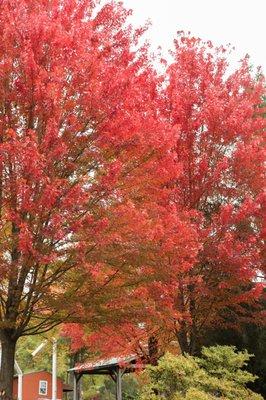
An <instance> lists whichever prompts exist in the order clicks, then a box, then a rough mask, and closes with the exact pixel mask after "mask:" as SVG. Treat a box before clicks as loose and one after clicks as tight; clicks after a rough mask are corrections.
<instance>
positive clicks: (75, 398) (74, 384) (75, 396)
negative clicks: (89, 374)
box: [73, 372, 78, 400]
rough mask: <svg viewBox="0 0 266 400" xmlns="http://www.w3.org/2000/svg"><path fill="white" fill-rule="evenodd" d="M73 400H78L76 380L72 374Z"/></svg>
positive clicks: (75, 376)
mask: <svg viewBox="0 0 266 400" xmlns="http://www.w3.org/2000/svg"><path fill="white" fill-rule="evenodd" d="M73 400H78V379H77V375H76V374H75V372H74V382H73Z"/></svg>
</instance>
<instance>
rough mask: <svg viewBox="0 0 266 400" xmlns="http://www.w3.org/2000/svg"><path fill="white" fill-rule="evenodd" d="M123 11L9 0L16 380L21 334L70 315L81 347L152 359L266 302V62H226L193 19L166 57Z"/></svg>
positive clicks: (2, 252)
mask: <svg viewBox="0 0 266 400" xmlns="http://www.w3.org/2000/svg"><path fill="white" fill-rule="evenodd" d="M96 3H97V4H96ZM128 15H129V12H128V11H126V10H125V9H124V8H123V7H122V5H121V4H120V3H118V2H110V3H107V4H105V5H104V6H102V7H101V6H99V4H98V2H94V1H91V0H83V1H78V0H64V1H52V2H51V1H48V0H42V1H41V0H40V1H33V0H27V1H26V0H25V1H23V0H22V1H17V0H9V1H7V0H3V1H2V2H1V5H0V35H1V43H0V54H1V62H0V82H1V84H0V100H1V103H0V104H1V108H0V126H1V130H0V225H1V235H0V277H1V283H0V340H1V342H2V348H3V356H2V365H1V374H0V382H1V383H0V389H6V390H7V394H9V395H10V393H11V389H10V387H11V385H12V375H13V359H14V351H15V345H16V342H17V340H18V338H19V337H20V336H23V335H30V334H36V333H40V332H46V331H48V330H50V329H51V328H52V327H54V326H56V325H58V324H60V323H61V322H69V323H71V324H72V325H68V326H67V328H66V330H67V332H68V333H71V336H72V337H74V338H77V342H78V343H76V346H77V347H78V346H80V345H84V344H85V345H90V343H94V344H95V343H96V342H97V343H101V346H99V347H101V350H102V351H103V352H104V351H105V352H107V351H108V352H109V351H110V348H111V347H112V346H111V345H113V344H114V343H117V346H113V350H116V349H117V350H119V351H122V350H121V349H122V348H123V349H124V350H123V351H125V349H126V350H127V351H129V350H132V349H136V348H137V347H138V348H140V349H141V351H142V352H143V351H146V352H147V351H148V354H147V357H148V358H149V357H153V361H156V360H155V359H156V358H157V357H158V355H159V353H160V351H161V350H160V349H162V352H163V351H164V349H165V347H167V346H168V344H169V343H170V342H172V340H173V339H178V342H179V345H180V347H181V349H182V351H187V352H191V353H193V352H194V351H195V350H196V349H197V346H198V345H199V344H200V340H201V336H202V334H203V333H204V329H205V328H206V327H209V326H212V325H213V324H223V325H226V324H227V325H234V326H236V324H237V322H241V320H247V319H249V318H253V319H255V320H256V321H258V322H261V321H262V320H263V316H262V314H261V313H260V312H259V309H257V304H256V302H257V300H258V299H259V297H260V294H261V285H259V284H258V282H256V275H257V273H261V271H263V265H262V249H263V247H262V240H263V229H265V227H264V228H263V212H265V195H263V184H264V181H263V179H264V169H263V162H264V160H265V153H264V151H265V150H264V147H263V142H262V140H263V138H262V135H263V131H264V128H265V122H264V121H265V119H263V118H262V115H263V112H264V110H263V108H260V107H259V105H260V103H261V98H262V95H263V94H264V81H263V78H262V77H261V76H258V77H256V78H254V77H253V76H252V74H251V73H250V71H249V67H248V62H247V60H243V62H242V63H241V65H240V67H239V68H238V70H237V71H236V72H233V73H231V74H230V73H229V72H228V69H227V62H226V54H224V50H223V49H220V50H217V49H214V48H213V47H212V45H211V44H210V43H208V44H206V43H203V42H201V41H200V40H198V39H195V38H192V37H186V36H184V35H183V34H181V35H179V36H178V39H177V40H176V42H175V50H174V52H173V54H172V56H173V61H172V62H171V63H169V65H168V66H167V67H166V71H165V73H164V74H163V75H160V74H159V73H158V72H156V70H155V69H154V67H153V66H152V62H151V59H150V56H149V49H148V46H147V45H146V44H145V45H143V46H142V47H141V46H140V45H139V38H140V36H141V35H142V33H143V30H144V29H137V30H134V29H133V28H132V27H131V26H130V25H128V23H127V17H128ZM136 49H137V50H136ZM264 233H265V231H264ZM247 305H249V307H247ZM250 307H251V308H250ZM250 310H251V311H252V315H251V314H250V313H249V311H250ZM254 310H255V311H256V312H255V311H254ZM78 323H79V324H81V325H77V324H78ZM73 324H74V325H73ZM91 334H92V335H91ZM147 349H148V350H147ZM151 353H152V354H151ZM3 371H4V372H3ZM1 385H2V386H1Z"/></svg>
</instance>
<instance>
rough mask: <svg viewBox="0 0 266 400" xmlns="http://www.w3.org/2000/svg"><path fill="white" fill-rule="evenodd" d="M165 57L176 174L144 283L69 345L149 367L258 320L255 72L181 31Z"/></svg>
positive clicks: (260, 131)
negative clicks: (140, 360) (216, 333)
mask: <svg viewBox="0 0 266 400" xmlns="http://www.w3.org/2000/svg"><path fill="white" fill-rule="evenodd" d="M172 56H173V59H174V60H173V62H172V63H171V64H170V65H169V67H168V69H167V72H166V75H165V76H164V84H163V85H162V89H161V90H160V99H159V100H160V101H159V103H158V106H159V109H160V115H161V116H162V118H163V120H164V123H165V127H169V125H170V129H172V130H174V131H175V132H176V137H175V142H174V145H173V147H172V149H171V153H172V155H173V157H174V160H175V169H176V170H178V171H179V175H178V177H177V179H175V178H174V179H172V180H171V181H169V183H168V184H167V188H168V192H167V196H168V198H165V201H164V207H165V210H167V212H166V214H164V215H161V216H160V217H161V218H163V221H164V223H165V225H163V230H164V232H165V236H161V237H160V240H159V241H157V242H156V244H157V251H158V253H155V252H154V253H153V254H156V257H155V259H153V263H152V264H149V267H148V268H147V269H145V267H142V269H141V273H143V274H144V276H145V278H144V279H143V282H142V283H140V284H139V285H138V286H137V287H135V288H133V289H132V290H130V291H129V292H128V293H127V295H124V296H125V297H123V298H122V299H121V302H120V303H119V306H117V305H114V306H113V311H112V313H111V316H110V320H108V323H107V324H106V325H105V326H104V327H102V326H101V327H100V330H99V331H98V332H97V333H93V334H91V335H90V334H89V332H88V331H86V330H85V332H84V333H83V335H82V336H79V341H76V342H75V343H76V346H78V343H80V345H82V344H83V345H86V344H87V345H88V346H89V348H92V349H93V348H95V347H96V348H101V350H102V351H103V352H106V353H108V354H110V353H111V352H112V351H114V352H115V351H117V349H119V352H125V353H126V352H128V351H129V350H128V349H129V348H130V349H133V350H134V351H135V352H137V353H139V354H142V355H144V357H146V358H147V359H148V360H149V361H153V358H154V357H159V356H160V355H161V354H163V352H164V351H165V349H166V348H167V347H168V346H169V344H171V343H173V341H176V340H177V341H178V344H179V347H180V350H181V351H182V352H187V353H192V354H193V353H195V352H197V351H198V350H199V348H200V346H201V343H202V340H203V338H204V334H205V332H206V330H208V329H211V328H217V326H221V327H230V328H235V329H240V327H241V324H242V323H249V322H252V323H258V324H264V323H265V314H264V312H263V310H262V309H261V308H260V299H261V295H262V290H263V287H264V286H263V284H262V283H261V279H260V278H261V277H263V274H264V273H265V264H264V253H263V246H264V242H263V241H264V237H265V225H264V224H265V191H264V189H265V184H264V182H265V164H264V162H265V146H264V140H265V139H264V132H265V119H264V118H263V110H264V108H263V107H261V102H262V97H263V94H264V93H265V89H264V85H265V82H264V79H263V77H262V75H261V74H259V75H257V76H255V77H254V75H252V73H251V72H250V68H249V65H248V58H245V59H244V60H242V62H241V63H240V66H239V68H238V69H237V70H236V71H233V72H232V71H231V72H230V70H229V65H228V61H227V51H226V49H224V48H219V49H216V48H213V46H212V44H211V43H210V42H208V43H204V42H202V41H201V40H199V39H195V38H193V37H190V36H185V35H184V34H183V33H180V34H179V36H178V38H177V40H176V41H175V50H174V51H173V53H172ZM185 216H186V217H185ZM184 217H185V219H184ZM188 221H189V228H188V225H187V224H188ZM161 227H162V226H161ZM150 260H151V258H150ZM121 309H122V310H124V313H122V318H120V320H119V318H118V316H119V312H120V313H121ZM119 310H120V311H119ZM132 310H134V312H132ZM112 317H113V318H114V319H113V321H112ZM118 321H120V328H119V332H118V329H117V326H118V324H119V322H118ZM81 339H82V340H81ZM151 342H153V343H154V346H153V347H150V346H149V343H151ZM114 343H115V345H114Z"/></svg>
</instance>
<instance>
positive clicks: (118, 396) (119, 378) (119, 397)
mask: <svg viewBox="0 0 266 400" xmlns="http://www.w3.org/2000/svg"><path fill="white" fill-rule="evenodd" d="M116 400H122V371H121V369H120V368H119V367H118V369H117V372H116Z"/></svg>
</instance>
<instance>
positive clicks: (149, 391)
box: [140, 346, 263, 400]
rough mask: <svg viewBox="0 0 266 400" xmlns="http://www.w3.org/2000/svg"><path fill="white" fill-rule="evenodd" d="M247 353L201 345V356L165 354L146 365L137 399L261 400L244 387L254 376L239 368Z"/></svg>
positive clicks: (246, 359) (244, 363)
mask: <svg viewBox="0 0 266 400" xmlns="http://www.w3.org/2000/svg"><path fill="white" fill-rule="evenodd" d="M250 357H251V356H250V355H249V354H248V353H247V352H246V351H244V352H237V351H236V349H235V348H234V347H230V346H215V347H209V348H207V347H204V348H203V350H202V357H201V358H197V357H192V356H188V355H186V356H178V357H177V356H174V355H171V354H169V353H168V354H166V355H165V356H164V357H163V358H162V359H161V360H160V361H159V364H158V366H156V367H152V366H151V367H148V368H147V370H146V372H145V374H147V376H148V380H149V383H148V385H146V386H145V387H144V388H143V390H142V392H141V395H140V400H159V399H167V400H217V398H220V399H223V400H262V399H263V398H262V397H261V396H260V395H259V394H256V393H254V392H252V391H251V390H249V389H248V388H247V387H246V384H247V383H248V382H253V381H254V380H255V379H256V377H255V376H253V375H252V374H250V373H249V372H247V371H245V370H243V367H245V366H246V364H247V362H248V360H249V359H250Z"/></svg>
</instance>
